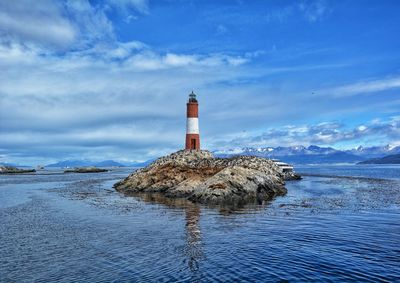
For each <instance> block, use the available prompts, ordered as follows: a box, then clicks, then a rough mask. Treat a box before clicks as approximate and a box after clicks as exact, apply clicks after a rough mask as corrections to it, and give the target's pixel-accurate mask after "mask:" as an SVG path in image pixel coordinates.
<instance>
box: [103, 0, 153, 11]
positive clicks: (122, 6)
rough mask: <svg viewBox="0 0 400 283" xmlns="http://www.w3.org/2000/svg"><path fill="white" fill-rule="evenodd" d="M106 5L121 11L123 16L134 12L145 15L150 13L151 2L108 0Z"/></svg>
mask: <svg viewBox="0 0 400 283" xmlns="http://www.w3.org/2000/svg"><path fill="white" fill-rule="evenodd" d="M105 4H106V5H109V6H110V7H113V8H115V9H117V10H119V11H120V12H122V13H123V14H130V13H131V11H132V10H135V11H138V12H140V13H143V14H147V13H148V12H149V1H147V0H119V1H113V0H106V1H105Z"/></svg>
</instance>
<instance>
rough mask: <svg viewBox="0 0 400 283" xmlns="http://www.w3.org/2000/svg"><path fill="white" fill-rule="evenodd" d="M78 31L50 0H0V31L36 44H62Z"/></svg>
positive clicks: (69, 40)
mask: <svg viewBox="0 0 400 283" xmlns="http://www.w3.org/2000/svg"><path fill="white" fill-rule="evenodd" d="M76 34H77V31H76V29H75V27H74V26H73V25H72V24H71V22H70V21H69V20H68V19H67V18H66V17H64V16H63V14H62V9H61V7H60V5H57V4H56V2H53V1H47V0H43V1H36V2H35V3H34V5H32V2H31V1H27V0H21V1H1V2H0V35H1V36H3V37H4V36H12V37H14V38H15V39H18V40H21V41H25V40H29V41H32V42H36V43H38V44H44V45H47V44H50V45H55V46H59V47H65V46H68V45H69V44H71V43H72V42H73V41H74V40H75V38H76Z"/></svg>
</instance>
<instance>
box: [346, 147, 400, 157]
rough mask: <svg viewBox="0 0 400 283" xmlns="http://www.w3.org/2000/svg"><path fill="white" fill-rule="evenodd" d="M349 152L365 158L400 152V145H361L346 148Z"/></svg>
mask: <svg viewBox="0 0 400 283" xmlns="http://www.w3.org/2000/svg"><path fill="white" fill-rule="evenodd" d="M346 152H347V153H350V154H354V155H357V156H362V157H365V158H379V157H384V156H386V155H393V154H400V146H393V145H385V146H371V147H363V146H359V147H357V148H355V149H350V150H346Z"/></svg>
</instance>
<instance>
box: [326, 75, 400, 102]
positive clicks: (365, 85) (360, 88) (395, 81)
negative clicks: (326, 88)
mask: <svg viewBox="0 0 400 283" xmlns="http://www.w3.org/2000/svg"><path fill="white" fill-rule="evenodd" d="M395 88H400V77H395V78H386V79H380V80H369V81H363V82H358V83H355V84H350V85H345V86H341V87H338V88H335V89H334V90H333V91H332V92H333V94H334V95H335V96H338V97H339V96H351V95H357V94H368V93H373V92H379V91H385V90H390V89H395Z"/></svg>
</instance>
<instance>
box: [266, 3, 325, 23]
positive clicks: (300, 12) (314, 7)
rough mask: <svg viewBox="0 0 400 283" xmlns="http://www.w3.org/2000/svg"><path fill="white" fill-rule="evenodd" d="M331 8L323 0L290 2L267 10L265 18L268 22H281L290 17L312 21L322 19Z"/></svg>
mask: <svg viewBox="0 0 400 283" xmlns="http://www.w3.org/2000/svg"><path fill="white" fill-rule="evenodd" d="M330 11H331V9H330V8H329V7H328V3H327V1H325V0H307V1H302V2H300V3H299V4H291V5H287V6H284V7H279V8H276V9H273V10H271V11H269V12H268V13H267V14H266V16H265V19H266V20H267V21H268V22H280V23H283V22H285V21H287V20H289V19H291V18H294V17H297V18H300V19H303V20H305V21H307V22H310V23H313V22H317V21H320V20H322V19H323V18H324V17H325V16H326V15H327V14H329V13H330Z"/></svg>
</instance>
